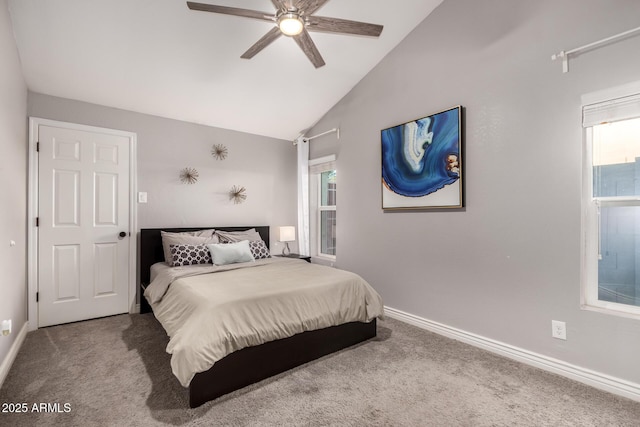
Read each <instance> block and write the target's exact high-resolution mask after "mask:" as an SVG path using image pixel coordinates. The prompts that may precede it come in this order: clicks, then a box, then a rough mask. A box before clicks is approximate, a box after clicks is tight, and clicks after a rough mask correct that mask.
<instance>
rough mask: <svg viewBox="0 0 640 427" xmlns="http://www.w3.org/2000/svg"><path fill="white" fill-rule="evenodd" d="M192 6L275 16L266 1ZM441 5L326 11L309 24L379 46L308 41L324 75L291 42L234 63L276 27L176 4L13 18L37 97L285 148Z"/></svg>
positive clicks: (87, 0) (106, 6) (350, 2)
mask: <svg viewBox="0 0 640 427" xmlns="http://www.w3.org/2000/svg"><path fill="white" fill-rule="evenodd" d="M196 1H200V2H202V3H210V4H217V5H223V6H232V7H239V8H245V9H254V10H260V11H264V12H268V13H273V11H274V7H273V4H272V2H271V1H270V0H236V1H233V0H196ZM441 2H442V0H402V1H392V0H332V1H329V2H328V3H327V4H326V5H325V6H324V7H322V8H321V9H320V10H318V11H317V12H316V15H318V16H329V17H336V18H343V19H350V20H355V21H364V22H371V23H375V24H382V25H384V30H383V32H382V35H381V36H380V37H379V38H377V39H376V38H368V37H357V36H348V35H337V34H327V33H318V32H313V33H311V37H312V38H313V40H314V42H315V44H316V46H317V47H318V50H319V51H320V53H321V54H322V56H323V58H324V60H325V62H326V65H325V66H324V67H322V68H319V69H315V68H314V67H313V65H312V64H311V63H310V62H309V60H308V59H307V57H306V56H305V55H304V53H303V52H302V50H300V48H299V47H298V46H297V45H296V44H295V42H294V41H293V40H291V39H289V38H288V37H280V38H279V39H278V40H276V41H275V42H274V43H273V44H271V45H269V46H267V47H266V48H265V49H264V50H263V51H262V52H260V53H258V54H257V55H256V56H255V57H254V58H253V59H250V60H247V59H241V58H240V55H242V53H244V52H245V51H246V50H247V49H248V48H249V47H250V46H251V45H253V44H254V43H255V42H256V41H257V40H258V39H259V38H260V37H262V36H263V35H264V34H265V33H266V32H267V31H269V30H270V29H271V27H272V26H273V24H271V23H269V22H263V21H257V20H253V19H248V18H241V17H236V16H228V15H220V14H214V13H207V12H198V11H192V10H189V9H188V8H187V6H186V1H182V0H9V10H10V13H11V18H12V22H13V29H14V33H15V37H16V43H17V45H18V51H19V54H20V58H21V61H22V67H23V72H24V76H25V79H26V81H27V85H28V87H29V89H30V90H31V91H33V92H38V93H43V94H47V95H54V96H59V97H64V98H69V99H75V100H80V101H86V102H90V103H95V104H100V105H105V106H110V107H116V108H121V109H126V110H131V111H137V112H141V113H146V114H153V115H157V116H162V117H168V118H173V119H178V120H184V121H188V122H194V123H201V124H205V125H209V126H216V127H221V128H227V129H233V130H239V131H243V132H249V133H253V134H258V135H266V136H271V137H275V138H282V139H288V140H290V139H293V138H295V137H296V136H297V135H298V134H299V132H300V131H301V130H304V129H306V128H308V127H310V126H312V125H313V124H314V123H315V122H316V121H317V120H319V119H320V118H321V117H322V116H323V115H324V114H325V113H326V112H327V111H328V110H329V109H330V108H331V107H332V106H333V105H334V104H335V103H336V102H337V101H338V100H340V98H342V97H343V96H344V95H345V94H346V93H347V92H348V91H349V90H350V89H351V88H353V86H355V85H356V84H357V83H358V82H359V81H360V79H362V78H363V77H364V76H365V75H366V74H367V73H368V72H369V71H370V70H371V69H372V68H373V67H374V66H375V65H376V64H377V63H378V62H379V61H380V60H381V59H382V58H383V57H384V56H385V55H386V54H387V53H388V52H389V51H390V50H391V49H393V48H394V47H395V46H396V45H397V44H398V43H399V42H400V41H401V40H402V39H403V38H404V37H405V36H406V35H407V34H408V33H409V32H411V30H413V28H415V27H416V26H417V25H418V24H419V23H420V22H421V21H422V20H424V18H426V17H427V15H428V14H429V13H431V11H432V10H433V9H434V8H435V7H436V6H437V5H438V4H440V3H441ZM429 42H430V41H425V43H429Z"/></svg>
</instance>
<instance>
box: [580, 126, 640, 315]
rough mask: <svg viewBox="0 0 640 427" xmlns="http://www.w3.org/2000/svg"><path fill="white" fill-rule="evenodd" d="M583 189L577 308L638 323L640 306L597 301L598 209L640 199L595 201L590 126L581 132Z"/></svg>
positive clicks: (629, 204) (636, 203)
mask: <svg viewBox="0 0 640 427" xmlns="http://www.w3.org/2000/svg"><path fill="white" fill-rule="evenodd" d="M583 141H584V147H583V156H582V157H583V166H582V171H583V175H582V176H583V185H582V212H583V215H582V240H583V242H582V252H583V253H582V268H581V276H582V277H581V292H580V307H581V308H582V309H584V310H591V311H597V312H601V313H606V314H612V315H617V316H622V317H630V318H634V319H640V306H634V305H630V304H622V303H618V302H611V301H603V300H600V299H599V297H598V294H599V291H598V288H599V280H598V261H599V259H600V256H601V255H600V248H599V246H600V214H599V212H600V209H601V208H602V207H633V206H640V196H622V197H594V195H593V126H589V127H586V128H584V135H583Z"/></svg>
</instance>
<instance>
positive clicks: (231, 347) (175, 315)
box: [145, 258, 383, 387]
mask: <svg viewBox="0 0 640 427" xmlns="http://www.w3.org/2000/svg"><path fill="white" fill-rule="evenodd" d="M194 271H197V273H194ZM201 273H205V274H201ZM181 276H182V277H181ZM145 297H147V299H148V300H149V301H150V303H151V305H152V307H153V312H154V314H155V316H156V317H157V319H158V320H159V321H160V323H161V324H162V326H163V327H164V329H165V330H166V331H167V334H168V335H169V337H170V340H169V344H168V346H167V352H168V353H170V354H172V357H171V368H172V370H173V373H174V375H175V376H176V377H177V378H178V380H180V383H181V384H182V385H183V386H184V387H187V386H188V385H189V383H190V382H191V379H192V378H193V376H194V375H195V374H196V373H198V372H203V371H206V370H208V369H209V368H211V366H213V364H214V363H215V362H216V361H218V360H220V359H222V358H223V357H225V356H226V355H228V354H230V353H232V352H234V351H236V350H240V349H242V348H245V347H249V346H256V345H259V344H263V343H265V342H268V341H273V340H277V339H281V338H286V337H290V336H292V335H294V334H297V333H300V332H304V331H310V330H315V329H322V328H326V327H329V326H335V325H340V324H343V323H348V322H355V321H360V322H369V321H371V320H372V319H374V318H376V317H381V316H382V315H383V305H382V299H381V298H380V295H378V293H377V292H376V291H375V290H373V288H372V287H371V286H370V285H369V284H368V283H367V282H366V281H365V280H364V279H362V278H361V277H360V276H358V275H357V274H354V273H350V272H347V271H343V270H338V269H335V268H330V267H324V266H320V265H316V264H309V263H307V262H305V261H301V260H295V259H287V258H269V259H266V260H259V261H256V262H252V263H242V264H234V265H233V266H225V267H216V266H211V265H209V266H208V267H196V268H192V269H189V268H184V267H183V268H181V269H178V270H176V269H165V270H163V271H161V272H160V273H159V274H157V276H156V278H155V279H154V280H153V281H152V282H151V284H150V285H149V286H148V288H147V290H146V291H145Z"/></svg>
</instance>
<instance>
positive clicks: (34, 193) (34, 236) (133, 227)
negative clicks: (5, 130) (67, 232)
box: [27, 117, 139, 331]
mask: <svg viewBox="0 0 640 427" xmlns="http://www.w3.org/2000/svg"><path fill="white" fill-rule="evenodd" d="M40 125H45V126H52V127H59V128H64V129H70V130H78V131H85V132H96V133H106V134H108V135H115V136H123V137H126V138H128V139H129V207H130V209H129V233H130V235H129V254H130V256H129V274H128V277H129V313H137V312H138V311H139V308H138V306H137V305H136V294H137V292H136V291H137V286H136V266H137V263H136V259H137V252H136V251H137V236H138V231H139V230H138V205H137V203H136V198H135V194H136V189H137V177H138V174H137V164H138V162H137V159H136V152H137V138H138V137H137V134H136V133H135V132H128V131H122V130H116V129H107V128H101V127H96V126H88V125H81V124H77V123H69V122H62V121H58V120H50V119H43V118H39V117H29V177H28V179H29V182H28V195H27V203H28V206H27V288H28V289H27V310H28V315H29V330H30V331H34V330H36V329H38V303H37V302H36V294H37V292H38V273H39V272H38V227H37V226H36V218H37V217H38V212H39V211H38V209H39V207H38V201H39V194H38V166H39V163H38V153H37V150H36V147H37V146H36V144H37V142H38V139H39V135H38V127H39V126H40Z"/></svg>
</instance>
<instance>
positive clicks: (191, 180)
mask: <svg viewBox="0 0 640 427" xmlns="http://www.w3.org/2000/svg"><path fill="white" fill-rule="evenodd" d="M199 176H200V174H199V173H198V171H197V170H195V169H194V168H184V169H182V170H181V171H180V181H182V182H183V183H185V184H195V183H196V182H197V181H198V177H199Z"/></svg>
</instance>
